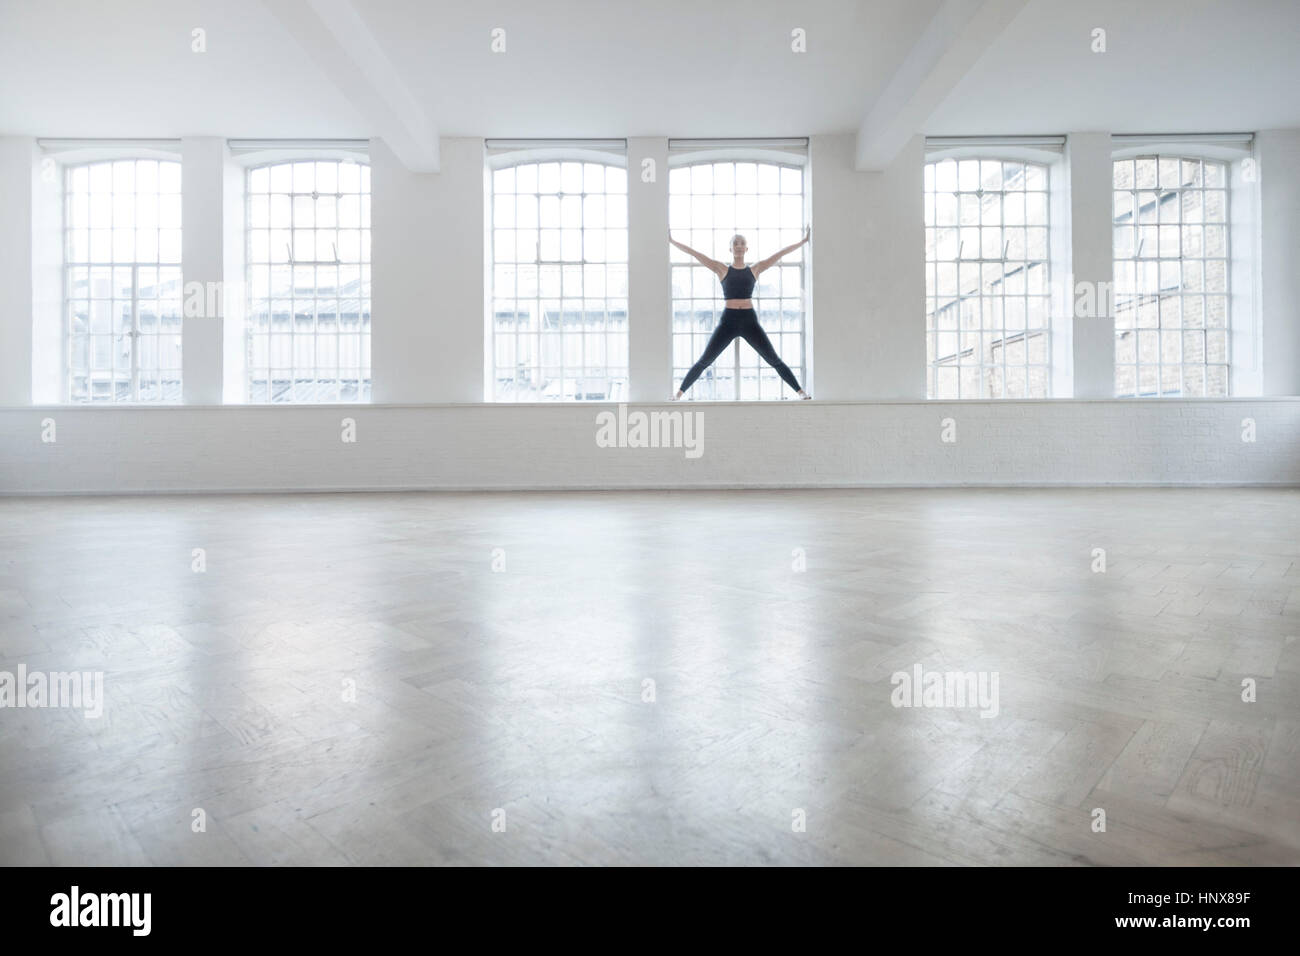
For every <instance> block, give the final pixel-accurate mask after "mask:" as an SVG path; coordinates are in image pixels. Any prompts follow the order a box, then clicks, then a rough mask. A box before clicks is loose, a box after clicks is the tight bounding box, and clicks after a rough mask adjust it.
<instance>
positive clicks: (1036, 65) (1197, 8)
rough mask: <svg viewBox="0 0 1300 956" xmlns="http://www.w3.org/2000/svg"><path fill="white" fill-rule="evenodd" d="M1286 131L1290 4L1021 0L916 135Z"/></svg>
mask: <svg viewBox="0 0 1300 956" xmlns="http://www.w3.org/2000/svg"><path fill="white" fill-rule="evenodd" d="M1096 27H1101V28H1103V29H1105V30H1106V52H1105V53H1093V52H1092V50H1091V42H1092V31H1093V29H1094V28H1096ZM1287 127H1300V0H1087V2H1081V0H1030V2H1029V3H1028V4H1026V5H1025V9H1024V10H1022V11H1021V13H1020V15H1019V16H1017V17H1016V19H1015V20H1013V21H1012V22H1011V24H1010V25H1009V26H1008V27H1007V29H1006V30H1005V31H1004V32H1003V33H1002V35H1001V36H1000V37H998V39H997V40H995V41H994V42H993V44H992V45H991V46H990V47H989V49H988V50H987V52H985V54H984V56H983V57H981V59H980V60H979V62H978V63H977V64H976V65H975V66H974V68H973V69H972V70H971V71H970V72H969V73H968V74H966V76H965V78H964V79H963V80H961V82H959V83H958V84H957V86H956V87H955V88H954V90H953V91H952V93H951V94H950V95H949V96H948V98H947V99H946V100H945V101H944V102H943V103H942V104H941V105H940V106H939V108H938V109H937V110H935V112H934V114H933V115H932V116H931V117H930V120H929V122H928V123H927V124H926V126H925V128H924V129H923V130H922V132H925V133H929V134H931V135H948V136H969V135H1009V134H1016V133H1065V132H1069V131H1071V130H1106V131H1110V132H1115V133H1205V132H1248V131H1253V130H1257V129H1276V128H1287Z"/></svg>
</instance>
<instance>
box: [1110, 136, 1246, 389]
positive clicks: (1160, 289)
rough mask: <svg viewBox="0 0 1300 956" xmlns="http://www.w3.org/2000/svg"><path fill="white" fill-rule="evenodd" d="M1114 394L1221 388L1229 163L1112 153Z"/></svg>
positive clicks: (1225, 352)
mask: <svg viewBox="0 0 1300 956" xmlns="http://www.w3.org/2000/svg"><path fill="white" fill-rule="evenodd" d="M1114 257H1115V263H1114V268H1115V277H1114V281H1115V394H1116V395H1117V396H1121V397H1124V396H1157V395H1165V396H1169V395H1178V396H1192V397H1195V396H1224V395H1227V394H1228V365H1229V361H1228V329H1229V314H1228V301H1229V300H1228V266H1229V256H1228V164H1227V163H1225V162H1219V161H1215V160H1208V159H1194V158H1184V157H1178V156H1140V157H1137V158H1133V159H1118V160H1115V163H1114Z"/></svg>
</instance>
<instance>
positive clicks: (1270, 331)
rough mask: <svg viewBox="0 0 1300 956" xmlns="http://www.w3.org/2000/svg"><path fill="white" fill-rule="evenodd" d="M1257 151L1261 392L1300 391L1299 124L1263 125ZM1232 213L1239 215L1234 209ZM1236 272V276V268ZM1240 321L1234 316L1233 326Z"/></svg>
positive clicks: (1277, 393) (1286, 393)
mask: <svg viewBox="0 0 1300 956" xmlns="http://www.w3.org/2000/svg"><path fill="white" fill-rule="evenodd" d="M1255 155H1256V157H1257V160H1258V166H1257V169H1256V177H1257V179H1258V182H1259V211H1260V215H1259V218H1260V230H1259V250H1260V270H1259V276H1260V290H1259V291H1260V317H1261V323H1260V324H1261V329H1260V339H1259V345H1260V347H1261V350H1262V356H1261V357H1262V360H1263V361H1262V366H1263V369H1262V371H1263V384H1262V391H1261V393H1262V394H1264V395H1300V307H1297V303H1300V269H1297V267H1296V260H1297V258H1300V129H1269V130H1261V131H1260V132H1259V133H1257V134H1256V136H1255ZM1231 215H1232V216H1233V217H1234V218H1236V216H1237V213H1236V210H1235V209H1233V211H1232V213H1231ZM1233 275H1234V279H1235V278H1236V272H1235V271H1234V274H1233ZM1235 298H1236V297H1235V296H1234V299H1235ZM1236 323H1237V316H1235V315H1234V316H1233V324H1234V326H1235V325H1236ZM1234 338H1235V336H1234ZM1234 354H1235V353H1234Z"/></svg>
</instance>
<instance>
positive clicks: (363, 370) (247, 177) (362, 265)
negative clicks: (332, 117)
mask: <svg viewBox="0 0 1300 956" xmlns="http://www.w3.org/2000/svg"><path fill="white" fill-rule="evenodd" d="M297 163H313V164H317V163H329V164H331V165H333V166H334V167H335V175H336V181H337V175H338V172H339V171H340V167H342V166H343V165H345V164H350V165H354V166H358V167H361V168H365V169H369V167H370V163H369V162H368V161H367V160H366V159H364V158H362V157H356V158H353V157H349V158H346V159H342V158H339V157H338V156H334V155H320V156H309V155H303V156H294V157H292V158H276V159H271V160H267V161H266V162H261V163H253V164H251V165H249V166H247V167H245V169H244V286H245V289H246V292H245V295H244V305H245V313H244V314H245V324H244V398H245V400H246V401H248V402H250V403H253V404H268V405H293V404H300V405H315V404H331V403H330V402H321V401H318V400H316V399H306V400H304V399H298V398H297V397H295V395H294V389H295V387H296V385H297V383H298V381H299V378H300V372H306V371H307V369H305V368H300V367H299V366H298V364H297V358H296V356H297V349H296V347H295V346H296V342H295V339H296V338H297V336H298V331H297V322H296V321H295V317H296V316H297V314H298V313H297V302H298V301H299V298H300V297H299V296H298V295H297V286H296V285H295V284H294V283H293V281H292V280H293V269H294V268H295V267H296V266H311V267H312V269H313V272H312V294H311V296H310V300H311V315H312V330H311V333H310V334H311V338H312V344H313V349H312V354H313V356H317V355H318V352H317V350H316V348H315V345H316V343H317V342H319V341H320V339H321V338H322V333H321V331H320V300H321V298H322V297H321V295H320V289H319V285H318V281H317V274H316V272H315V269H316V268H317V267H320V266H327V267H329V266H333V267H336V268H340V267H342V266H345V265H352V263H345V262H343V261H341V260H340V259H339V258H338V243H337V239H338V233H339V230H340V228H341V227H340V226H338V225H337V224H336V225H335V226H334V234H335V244H334V258H333V259H332V260H329V259H312V260H310V261H305V260H297V259H295V258H294V254H293V241H294V240H293V234H294V232H295V231H296V229H297V226H296V220H295V212H294V199H295V197H298V196H315V197H319V196H334V197H335V198H336V199H341V198H342V197H344V196H358V197H368V196H370V195H371V189H372V186H361V187H359V188H358V191H357V192H355V193H352V192H332V193H322V192H320V191H319V190H316V189H313V190H312V191H311V192H297V191H295V190H294V188H293V178H292V172H291V173H290V189H289V192H287V193H285V192H279V191H276V190H274V189H272V188H271V183H270V176H271V171H272V170H273V169H275V168H276V167H280V166H289V167H293V166H294V165H296V164H297ZM259 170H266V171H267V177H268V178H267V190H266V192H265V193H262V192H259V193H257V195H259V196H266V198H267V220H268V221H267V224H266V225H265V226H258V225H254V223H253V215H252V206H253V195H254V193H253V189H252V180H253V174H254V173H255V172H257V171H259ZM314 176H315V172H314V171H313V177H314ZM372 185H373V184H372ZM273 196H285V197H286V198H287V199H288V200H289V225H288V227H287V228H288V231H289V258H288V260H287V261H286V262H283V263H277V262H274V261H272V260H271V253H270V247H269V243H270V236H269V233H270V232H272V231H274V230H276V229H277V228H278V227H276V226H275V225H274V224H273V223H272V222H271V221H270V214H271V213H270V210H271V197H273ZM259 229H265V230H266V231H267V233H268V236H267V242H268V248H267V261H266V262H254V261H253V254H252V247H253V232H254V230H259ZM370 229H371V227H370V226H361V225H358V226H357V231H358V232H365V231H368V230H370ZM319 231H320V228H319V227H318V226H316V225H315V223H313V225H312V232H313V234H315V233H318V232H319ZM372 241H373V238H372ZM277 265H283V266H286V267H287V268H288V269H289V270H290V271H289V275H290V289H289V302H290V303H291V304H290V314H289V366H288V368H287V369H284V370H285V371H288V373H289V388H288V391H287V393H286V394H287V397H284V398H279V399H277V398H276V397H275V395H274V393H273V390H272V389H273V385H272V383H273V382H274V378H273V375H272V373H273V372H274V371H276V370H277V369H278V368H279V367H278V366H275V365H274V364H273V363H272V362H271V336H272V335H273V334H274V333H273V332H272V330H271V323H272V321H273V316H274V312H273V311H268V313H267V322H268V325H267V329H266V331H265V332H262V331H260V330H257V329H254V327H253V318H254V316H255V315H257V314H258V313H257V312H256V311H255V310H254V309H253V303H254V297H253V269H255V268H264V269H267V270H273V269H274V268H275V267H276V266H277ZM370 265H371V262H370V257H369V255H368V254H367V255H365V256H364V257H363V258H359V259H358V260H357V263H356V266H357V275H358V277H359V279H358V281H359V282H360V283H361V288H364V287H365V281H364V276H365V270H366V269H367V268H369V267H370ZM269 275H270V272H269V271H268V282H269V281H270V279H269ZM267 292H268V295H267V297H266V301H267V303H268V310H269V309H270V306H269V303H270V302H271V301H273V299H274V298H275V297H274V296H272V295H270V294H269V293H270V287H269V286H268V289H267ZM302 300H303V301H306V300H307V297H306V296H303V297H302ZM341 302H342V296H340V295H339V287H338V283H337V282H336V284H335V290H334V303H335V306H334V311H335V314H336V316H337V321H338V325H339V330H338V331H336V332H335V333H334V340H335V341H334V369H333V373H334V374H333V376H332V379H331V378H330V377H328V376H323V375H322V374H321V372H322V371H326V369H324V368H323V367H322V366H321V365H320V364H319V361H318V360H317V359H315V358H314V359H313V362H312V367H311V370H310V371H311V373H312V374H311V380H312V381H313V382H314V383H316V384H317V385H318V386H319V384H320V383H321V382H322V381H332V382H333V383H334V386H335V387H336V388H338V389H339V390H340V391H341V389H342V386H343V382H344V378H343V374H342V373H343V370H344V367H343V365H342V364H341V355H342V348H341V347H340V346H341V337H342V335H343V332H342V325H343V316H342V314H341V308H340V305H339V304H340V303H341ZM357 304H358V318H357V324H358V330H357V336H358V340H359V345H358V348H359V353H358V355H357V361H358V363H359V364H358V366H357V395H356V398H355V399H354V400H353V401H352V402H351V403H349V404H365V403H366V402H367V401H368V400H369V396H370V394H371V390H372V388H373V370H372V367H371V365H369V364H367V363H365V361H364V358H363V356H364V355H365V352H366V340H367V339H370V338H371V330H365V329H363V328H362V327H361V325H362V322H361V318H360V317H361V315H366V314H369V313H370V296H369V295H363V294H362V293H361V289H358V291H357ZM257 335H264V336H265V337H266V340H267V342H266V349H267V364H266V367H265V369H262V367H261V366H257V365H255V364H254V363H253V343H254V337H255V336H257ZM349 368H351V366H349ZM263 370H264V371H265V372H266V398H265V399H261V400H255V399H254V397H253V375H254V373H255V372H256V371H263ZM339 401H340V402H342V399H339Z"/></svg>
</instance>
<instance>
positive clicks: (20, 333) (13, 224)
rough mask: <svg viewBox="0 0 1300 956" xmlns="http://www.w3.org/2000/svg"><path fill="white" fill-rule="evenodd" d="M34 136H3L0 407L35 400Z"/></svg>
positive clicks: (0, 139)
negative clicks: (2, 304)
mask: <svg viewBox="0 0 1300 956" xmlns="http://www.w3.org/2000/svg"><path fill="white" fill-rule="evenodd" d="M38 165H39V164H38V160H37V150H36V140H35V139H32V138H31V137H28V136H0V288H3V289H4V290H5V294H4V308H3V309H0V405H30V404H31V403H32V318H33V308H32V305H33V300H32V225H33V196H34V193H35V190H36V189H38V188H39V186H40V183H39V171H38Z"/></svg>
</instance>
